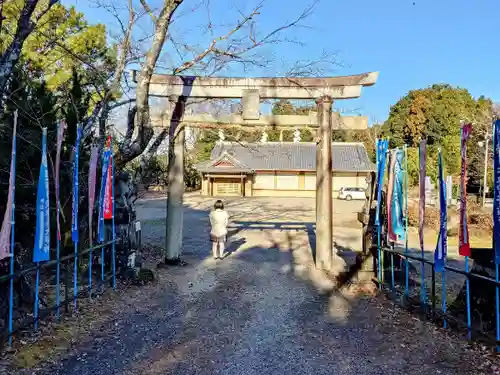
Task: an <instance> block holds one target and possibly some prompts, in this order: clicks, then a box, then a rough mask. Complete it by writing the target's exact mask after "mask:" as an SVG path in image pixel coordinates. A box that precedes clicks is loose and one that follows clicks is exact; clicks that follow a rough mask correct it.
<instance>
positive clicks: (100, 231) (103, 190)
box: [97, 148, 111, 243]
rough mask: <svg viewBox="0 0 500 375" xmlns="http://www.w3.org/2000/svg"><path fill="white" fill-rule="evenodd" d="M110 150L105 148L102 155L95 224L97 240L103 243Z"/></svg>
mask: <svg viewBox="0 0 500 375" xmlns="http://www.w3.org/2000/svg"><path fill="white" fill-rule="evenodd" d="M110 157H111V150H110V149H109V148H106V149H105V150H104V152H103V155H102V175H101V191H100V192H99V221H98V223H97V240H98V241H99V242H101V243H103V242H104V195H105V194H106V181H107V176H108V166H109V161H110Z"/></svg>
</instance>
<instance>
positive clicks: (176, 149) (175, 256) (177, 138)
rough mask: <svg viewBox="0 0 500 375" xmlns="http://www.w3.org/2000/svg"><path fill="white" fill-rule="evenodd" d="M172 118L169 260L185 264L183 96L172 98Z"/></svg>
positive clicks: (168, 228)
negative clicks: (183, 258) (183, 240)
mask: <svg viewBox="0 0 500 375" xmlns="http://www.w3.org/2000/svg"><path fill="white" fill-rule="evenodd" d="M169 100H170V102H171V105H172V106H173V110H172V119H171V122H170V129H169V140H168V142H169V146H168V197H167V228H166V237H167V238H166V245H165V263H166V264H173V265H182V264H184V262H183V261H181V259H180V256H181V250H182V233H183V218H184V212H183V211H184V208H183V203H184V141H185V131H184V125H183V124H182V123H181V121H182V116H183V115H184V109H185V104H186V98H185V97H183V96H180V97H175V96H171V97H170V98H169Z"/></svg>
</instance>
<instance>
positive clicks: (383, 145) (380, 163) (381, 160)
mask: <svg viewBox="0 0 500 375" xmlns="http://www.w3.org/2000/svg"><path fill="white" fill-rule="evenodd" d="M388 148H389V142H388V141H387V140H383V139H379V140H378V141H377V202H378V204H377V208H376V210H375V225H380V205H381V201H382V183H383V182H384V173H385V161H386V153H387V149H388Z"/></svg>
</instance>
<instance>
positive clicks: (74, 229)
mask: <svg viewBox="0 0 500 375" xmlns="http://www.w3.org/2000/svg"><path fill="white" fill-rule="evenodd" d="M81 137H82V128H81V127H78V129H77V132H76V142H75V149H74V151H75V152H74V157H75V158H74V160H73V212H72V215H71V239H72V240H73V242H78V204H79V199H78V159H79V158H80V139H81Z"/></svg>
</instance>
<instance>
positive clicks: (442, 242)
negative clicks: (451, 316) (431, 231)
mask: <svg viewBox="0 0 500 375" xmlns="http://www.w3.org/2000/svg"><path fill="white" fill-rule="evenodd" d="M438 181H439V210H440V226H439V235H438V240H437V245H436V250H435V251H434V270H435V271H436V272H443V271H444V266H445V263H446V252H447V248H448V244H447V237H448V229H447V223H446V221H447V214H448V213H447V211H448V209H447V206H446V183H445V181H444V171H443V156H442V154H441V150H439V154H438Z"/></svg>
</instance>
